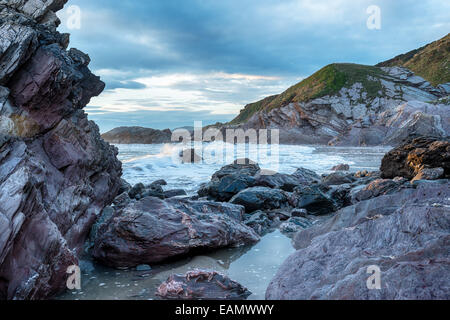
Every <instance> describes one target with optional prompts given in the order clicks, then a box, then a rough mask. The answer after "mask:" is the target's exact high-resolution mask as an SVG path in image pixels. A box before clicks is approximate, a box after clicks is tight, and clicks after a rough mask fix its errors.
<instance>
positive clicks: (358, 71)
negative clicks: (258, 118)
mask: <svg viewBox="0 0 450 320" xmlns="http://www.w3.org/2000/svg"><path fill="white" fill-rule="evenodd" d="M383 75H384V72H383V71H382V70H381V69H380V68H378V67H373V66H365V65H359V64H352V63H334V64H330V65H328V66H326V67H324V68H322V69H321V70H319V71H317V72H316V73H314V74H313V75H312V76H310V77H309V78H307V79H305V80H303V81H301V82H300V83H298V84H296V85H294V86H292V87H290V88H289V89H287V90H286V91H285V92H283V93H282V94H279V95H275V96H270V97H268V98H265V99H263V100H261V101H258V102H255V103H251V104H249V105H247V106H246V107H245V108H244V109H243V110H241V113H240V114H239V116H237V117H236V118H235V119H234V120H233V121H231V122H230V124H239V123H243V122H245V121H247V120H248V119H250V117H251V116H252V115H254V114H255V113H256V112H258V111H261V110H265V111H270V110H272V109H275V108H280V107H284V106H286V105H288V104H290V103H294V102H308V101H310V100H313V99H316V98H320V97H324V96H327V95H335V94H338V93H339V91H340V90H341V89H342V88H350V87H352V86H353V85H354V84H355V83H357V82H359V83H361V84H362V85H363V88H364V90H365V91H366V92H367V98H368V99H371V98H375V97H376V96H378V95H379V94H380V91H381V90H382V86H381V83H380V81H379V78H380V77H382V76H383Z"/></svg>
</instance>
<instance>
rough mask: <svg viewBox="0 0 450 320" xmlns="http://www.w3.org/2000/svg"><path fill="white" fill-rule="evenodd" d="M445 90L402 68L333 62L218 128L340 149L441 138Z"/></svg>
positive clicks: (446, 124)
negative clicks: (268, 133) (258, 131)
mask: <svg viewBox="0 0 450 320" xmlns="http://www.w3.org/2000/svg"><path fill="white" fill-rule="evenodd" d="M447 59H448V58H447ZM327 83H333V84H335V86H337V87H338V88H337V89H336V88H335V87H328V86H327ZM445 88H447V86H446V84H443V85H441V86H440V87H439V88H437V87H433V86H432V85H431V84H430V83H429V82H427V81H426V80H424V79H423V78H421V77H419V76H417V75H415V74H414V73H413V72H411V71H410V70H408V69H406V68H403V67H371V66H361V65H355V64H333V65H329V66H327V67H325V68H323V69H322V70H320V71H318V72H317V73H316V74H314V75H312V76H311V77H310V78H308V79H305V80H304V81H302V82H301V83H299V84H297V85H295V86H293V87H291V88H289V89H288V90H287V91H285V92H284V93H282V94H280V95H277V96H273V97H269V98H266V99H264V100H262V101H259V102H257V103H253V104H250V105H248V106H246V107H245V109H243V110H242V111H241V114H240V115H239V116H238V117H237V118H236V119H234V120H233V121H232V122H230V123H229V124H227V125H224V126H222V130H225V129H244V130H246V129H269V130H270V129H278V130H279V133H280V134H279V137H280V142H281V143H285V144H330V145H340V146H369V145H391V146H395V145H398V144H400V143H402V142H404V140H405V139H407V138H409V137H412V136H416V137H417V136H422V135H434V136H437V137H445V136H448V135H450V115H449V113H448V111H447V110H448V99H441V100H439V99H440V98H442V97H446V96H448V92H447V90H446V89H445Z"/></svg>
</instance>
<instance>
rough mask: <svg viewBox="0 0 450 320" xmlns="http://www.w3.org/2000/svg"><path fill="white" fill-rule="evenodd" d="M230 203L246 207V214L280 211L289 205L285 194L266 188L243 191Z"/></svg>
mask: <svg viewBox="0 0 450 320" xmlns="http://www.w3.org/2000/svg"><path fill="white" fill-rule="evenodd" d="M230 202H231V203H234V204H238V205H242V206H244V207H245V211H246V212H253V211H256V210H270V209H278V208H283V207H287V206H288V205H289V202H288V197H287V195H286V193H285V192H283V191H282V190H278V189H270V188H266V187H253V188H248V189H245V190H242V191H241V192H239V193H238V194H237V195H235V196H234V197H233V198H231V200H230Z"/></svg>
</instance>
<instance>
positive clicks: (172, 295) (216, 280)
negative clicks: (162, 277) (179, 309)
mask: <svg viewBox="0 0 450 320" xmlns="http://www.w3.org/2000/svg"><path fill="white" fill-rule="evenodd" d="M156 294H157V295H158V296H160V297H161V298H162V299H168V300H245V299H247V298H248V297H249V296H250V295H251V292H250V291H248V290H247V288H245V287H243V286H242V285H241V284H239V283H237V282H236V281H233V280H231V279H230V278H228V277H227V276H225V275H223V274H220V273H218V272H215V271H204V270H195V271H190V272H188V273H186V274H185V275H178V274H177V275H171V276H170V277H169V278H168V279H167V281H165V282H163V283H162V284H161V285H160V286H159V288H158V291H157V292H156Z"/></svg>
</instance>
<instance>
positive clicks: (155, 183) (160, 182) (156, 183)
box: [150, 179, 167, 186]
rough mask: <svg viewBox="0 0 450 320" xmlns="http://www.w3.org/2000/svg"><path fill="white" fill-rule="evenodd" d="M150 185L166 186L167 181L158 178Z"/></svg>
mask: <svg viewBox="0 0 450 320" xmlns="http://www.w3.org/2000/svg"><path fill="white" fill-rule="evenodd" d="M150 185H151V186H167V181H166V180H164V179H159V180H156V181H154V182H152V183H151V184H150Z"/></svg>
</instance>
